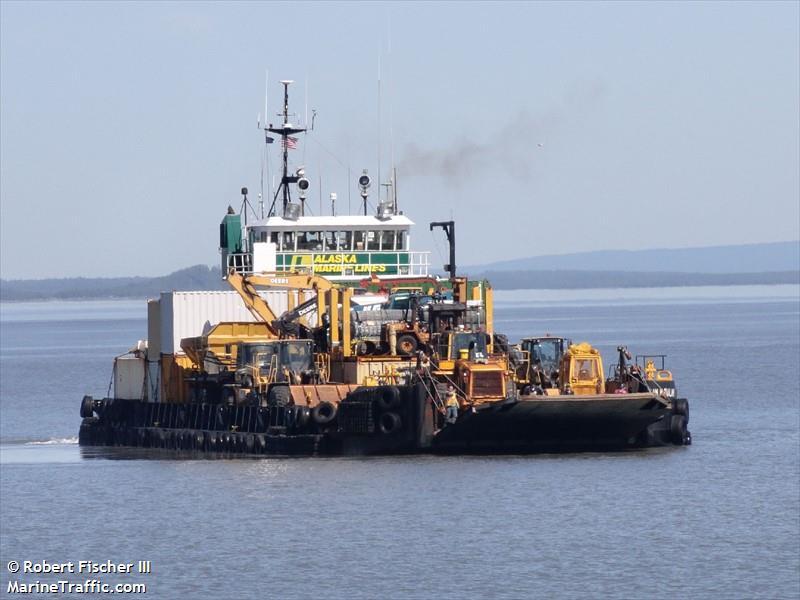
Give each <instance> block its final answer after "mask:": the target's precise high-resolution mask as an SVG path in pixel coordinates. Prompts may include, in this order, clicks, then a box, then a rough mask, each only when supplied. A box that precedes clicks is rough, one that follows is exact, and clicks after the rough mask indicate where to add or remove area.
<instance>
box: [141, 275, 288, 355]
mask: <svg viewBox="0 0 800 600" xmlns="http://www.w3.org/2000/svg"><path fill="white" fill-rule="evenodd" d="M260 296H261V297H262V298H264V299H265V300H266V301H267V302H268V303H269V305H270V307H271V308H272V311H273V312H274V313H275V314H276V315H278V316H279V315H281V314H282V313H283V312H285V311H286V310H287V308H288V306H289V303H288V293H287V291H286V290H267V291H263V292H260ZM148 312H149V311H148ZM158 312H159V313H160V318H161V328H160V333H161V335H160V337H161V340H160V343H161V353H163V354H175V353H181V340H182V339H183V338H187V337H195V336H198V335H203V333H205V332H207V331H208V330H209V329H211V327H213V326H214V325H216V324H217V323H221V322H223V321H242V322H254V321H255V320H256V318H255V317H254V316H253V315H252V313H251V312H250V311H249V310H247V307H246V306H245V305H244V302H243V301H242V298H241V297H240V296H239V294H238V293H236V292H233V291H231V292H206V291H204V292H162V293H161V299H160V310H159V311H158ZM148 329H150V328H149V327H148Z"/></svg>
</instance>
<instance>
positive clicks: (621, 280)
mask: <svg viewBox="0 0 800 600" xmlns="http://www.w3.org/2000/svg"><path fill="white" fill-rule="evenodd" d="M469 276H470V277H472V278H475V279H488V280H489V281H491V283H492V287H494V288H495V289H498V290H520V289H592V288H642V287H686V286H698V285H757V284H760V285H773V284H782V283H789V284H800V271H778V272H768V273H652V272H629V271H569V270H558V271H541V270H536V271H531V270H519V271H494V272H493V271H486V272H482V273H469ZM230 289H231V288H230V287H229V286H228V284H226V283H225V281H223V279H222V274H221V273H220V269H219V267H207V266H205V265H196V266H194V267H189V268H187V269H181V270H180V271H176V272H174V273H171V274H169V275H165V276H163V277H114V278H83V277H77V278H69V279H32V280H0V301H4V302H20V301H26V300H77V299H88V298H154V297H157V296H158V295H159V294H160V293H161V292H165V291H171V290H230Z"/></svg>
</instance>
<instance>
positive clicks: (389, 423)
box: [378, 412, 403, 435]
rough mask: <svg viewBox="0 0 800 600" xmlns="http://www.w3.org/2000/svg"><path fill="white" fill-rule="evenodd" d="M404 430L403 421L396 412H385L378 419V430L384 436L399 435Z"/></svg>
mask: <svg viewBox="0 0 800 600" xmlns="http://www.w3.org/2000/svg"><path fill="white" fill-rule="evenodd" d="M402 428H403V420H402V419H401V418H400V415H398V414H397V413H394V412H385V413H383V414H382V415H381V416H380V418H379V419H378V429H379V430H380V432H381V433H382V434H384V435H391V434H393V433H397V432H398V431H400V430H401V429H402Z"/></svg>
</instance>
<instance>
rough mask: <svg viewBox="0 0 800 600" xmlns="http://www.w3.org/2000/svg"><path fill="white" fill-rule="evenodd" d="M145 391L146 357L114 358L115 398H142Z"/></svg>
mask: <svg viewBox="0 0 800 600" xmlns="http://www.w3.org/2000/svg"><path fill="white" fill-rule="evenodd" d="M143 393H144V357H138V356H120V357H118V358H116V359H114V398H124V399H125V400H141V399H142V395H143Z"/></svg>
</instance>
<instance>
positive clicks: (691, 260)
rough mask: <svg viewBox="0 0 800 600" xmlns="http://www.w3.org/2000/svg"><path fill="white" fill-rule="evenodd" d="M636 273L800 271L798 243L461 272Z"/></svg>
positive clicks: (511, 263)
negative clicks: (565, 271)
mask: <svg viewBox="0 0 800 600" xmlns="http://www.w3.org/2000/svg"><path fill="white" fill-rule="evenodd" d="M531 270H533V271H562V270H573V271H638V272H643V273H651V272H672V273H762V272H778V271H800V241H794V242H775V243H769V244H746V245H739V246H709V247H705V248H663V249H654V250H601V251H596V252H578V253H574V254H557V255H546V256H533V257H530V258H516V259H513V260H504V261H500V262H494V263H489V264H486V265H478V266H472V267H464V268H462V271H464V272H475V271H484V272H496V271H531Z"/></svg>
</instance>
